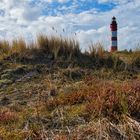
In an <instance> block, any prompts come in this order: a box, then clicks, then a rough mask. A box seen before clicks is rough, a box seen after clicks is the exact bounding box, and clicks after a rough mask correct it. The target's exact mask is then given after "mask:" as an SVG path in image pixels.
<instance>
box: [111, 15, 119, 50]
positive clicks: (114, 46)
mask: <svg viewBox="0 0 140 140" xmlns="http://www.w3.org/2000/svg"><path fill="white" fill-rule="evenodd" d="M110 29H111V50H110V51H111V52H115V51H117V50H118V39H117V22H116V18H115V17H113V18H112V22H111V24H110Z"/></svg>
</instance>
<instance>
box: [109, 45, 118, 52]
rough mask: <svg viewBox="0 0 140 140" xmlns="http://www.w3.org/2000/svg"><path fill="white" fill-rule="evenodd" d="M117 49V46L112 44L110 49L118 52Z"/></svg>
mask: <svg viewBox="0 0 140 140" xmlns="http://www.w3.org/2000/svg"><path fill="white" fill-rule="evenodd" d="M117 50H118V48H117V46H112V47H111V50H110V51H111V52H116V51H117Z"/></svg>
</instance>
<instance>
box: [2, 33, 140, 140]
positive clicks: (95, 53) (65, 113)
mask: <svg viewBox="0 0 140 140" xmlns="http://www.w3.org/2000/svg"><path fill="white" fill-rule="evenodd" d="M29 47H30V48H29ZM0 53H1V58H0V105H1V108H0V137H1V138H3V139H7V140H8V139H9V140H10V139H15V140H18V139H21V140H22V139H25V138H26V139H28V138H32V139H37V138H39V139H46V138H50V139H55V140H67V139H70V140H74V139H78V140H79V139H80V140H86V139H87V140H88V139H97V140H98V139H106V140H108V139H109V140H112V139H114V140H118V139H134V140H139V139H140V123H139V122H140V96H139V94H140V73H139V69H140V63H139V62H140V61H139V60H140V53H139V52H138V51H137V52H133V53H126V52H119V53H114V54H109V53H108V52H105V51H104V50H103V48H102V47H101V45H100V44H96V45H95V47H93V46H92V48H91V50H90V52H86V53H82V52H81V51H80V49H79V45H78V43H77V42H76V41H73V40H68V39H67V40H66V39H61V38H56V37H52V38H48V37H46V36H43V35H41V36H39V37H38V40H37V43H32V44H30V45H28V47H27V45H26V43H25V42H24V40H22V39H20V40H15V41H13V42H12V44H10V43H9V42H8V41H2V42H1V43H0Z"/></svg>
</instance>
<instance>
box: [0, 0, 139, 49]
mask: <svg viewBox="0 0 140 140" xmlns="http://www.w3.org/2000/svg"><path fill="white" fill-rule="evenodd" d="M139 9H140V0H0V39H10V40H11V39H13V38H18V37H21V36H22V37H24V38H25V39H26V40H27V41H31V40H33V39H35V37H36V35H37V34H38V33H44V34H47V35H56V36H63V37H66V38H75V39H77V40H78V41H79V43H80V45H81V48H82V49H87V48H88V45H89V44H91V43H96V42H101V43H102V44H103V45H104V47H105V48H106V49H109V47H110V29H109V24H110V22H111V18H112V16H116V17H117V22H118V39H119V41H118V44H119V49H121V50H122V49H130V48H135V47H137V44H138V43H140V30H139V28H140V24H139V21H140V16H139V15H140V10H139ZM53 28H54V29H53ZM63 29H64V30H65V32H63Z"/></svg>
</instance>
